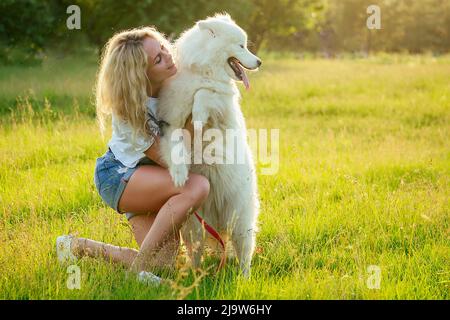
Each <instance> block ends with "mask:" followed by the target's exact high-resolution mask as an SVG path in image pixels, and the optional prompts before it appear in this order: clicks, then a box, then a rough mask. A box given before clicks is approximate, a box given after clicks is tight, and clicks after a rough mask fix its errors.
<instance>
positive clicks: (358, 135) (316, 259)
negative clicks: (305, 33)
mask: <svg viewBox="0 0 450 320" xmlns="http://www.w3.org/2000/svg"><path fill="white" fill-rule="evenodd" d="M264 60H265V61H264V65H263V67H262V68H261V70H260V72H259V73H257V74H253V75H251V76H250V77H251V82H252V89H251V91H249V92H242V93H243V100H242V109H243V112H244V115H245V117H246V120H247V126H248V128H255V129H256V128H267V129H270V128H279V129H280V166H279V171H278V173H277V174H276V175H261V174H260V175H259V177H258V185H259V191H260V197H261V215H260V222H261V224H260V225H261V228H260V229H261V230H260V233H259V234H258V238H257V241H258V247H259V250H258V253H257V254H256V255H255V257H254V260H253V273H252V278H251V279H250V280H249V281H245V280H243V279H242V278H240V277H239V276H238V275H237V264H236V262H230V263H229V265H228V266H227V268H226V269H225V270H224V271H222V272H220V273H219V274H218V275H214V274H209V275H206V276H204V277H203V278H200V279H198V280H199V281H198V282H197V283H195V285H194V286H193V288H191V289H190V288H189V286H191V285H192V284H193V283H194V277H196V276H198V274H194V273H192V272H191V271H189V270H187V273H184V272H183V271H185V270H181V271H180V272H178V273H175V274H170V275H167V276H168V277H171V279H173V280H174V281H173V284H174V287H173V288H172V287H162V288H159V289H156V290H155V289H153V288H149V287H146V286H144V285H141V284H138V283H136V282H133V281H128V280H127V279H126V278H125V269H124V268H122V267H120V266H117V265H113V264H110V263H105V262H102V261H96V260H93V259H89V258H85V259H82V260H81V261H79V262H78V265H79V266H80V269H81V274H82V278H81V289H80V290H69V289H68V288H67V287H66V280H67V277H68V274H67V273H66V268H65V267H61V266H59V265H58V264H57V263H56V255H55V249H54V241H55V238H56V237H57V236H58V235H60V234H66V233H69V232H71V233H77V234H78V235H79V236H83V237H87V238H91V239H95V240H99V241H105V242H108V243H113V244H116V245H121V246H129V247H134V248H137V245H136V243H135V241H134V239H133V236H132V233H131V231H130V227H129V226H128V224H127V222H126V220H125V218H124V217H122V216H119V215H118V214H116V213H114V212H113V211H112V209H109V208H107V207H106V206H105V205H104V204H103V203H102V201H101V199H100V197H99V196H98V194H97V193H96V190H95V187H94V184H93V171H94V165H95V159H96V157H98V156H100V155H101V154H102V153H103V152H104V151H105V148H106V143H107V138H108V137H105V139H102V138H101V137H100V134H99V131H98V128H97V127H96V123H95V120H94V114H95V112H94V108H93V106H92V104H91V102H90V101H92V94H91V93H92V87H93V82H94V78H95V72H96V62H95V57H81V58H76V59H74V58H71V59H68V58H67V59H60V60H57V59H54V58H51V59H49V60H48V61H46V62H45V63H44V64H43V66H40V67H38V66H35V67H30V68H26V67H0V92H1V93H0V215H1V217H0V298H1V299H176V298H186V299H449V297H450V294H449V292H450V290H449V281H450V268H449V266H450V261H449V258H450V246H449V245H450V238H449V237H450V226H449V221H450V219H449V191H450V188H449V182H450V181H449V168H450V142H449V141H450V140H449V136H450V126H449V120H450V93H449V92H450V64H449V62H450V58H449V57H440V58H433V57H426V56H421V57H412V56H389V55H383V56H378V57H374V58H370V59H366V60H361V59H344V60H315V59H307V60H295V59H293V58H292V57H284V58H283V59H276V58H275V57H267V59H264ZM261 167H263V165H262V164H261V163H258V169H261ZM217 262H218V261H217V259H215V258H214V257H208V258H207V261H206V263H205V267H206V266H210V267H213V268H214V267H215V266H216V264H217ZM370 265H377V266H379V267H380V268H381V287H380V289H379V290H374V289H369V288H367V286H366V281H367V279H368V277H369V274H368V273H367V268H368V267H369V266H370Z"/></svg>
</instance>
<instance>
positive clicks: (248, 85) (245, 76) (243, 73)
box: [236, 63, 250, 90]
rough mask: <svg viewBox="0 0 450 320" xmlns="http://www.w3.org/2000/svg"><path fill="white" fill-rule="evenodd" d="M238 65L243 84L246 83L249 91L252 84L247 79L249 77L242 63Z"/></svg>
mask: <svg viewBox="0 0 450 320" xmlns="http://www.w3.org/2000/svg"><path fill="white" fill-rule="evenodd" d="M236 64H237V66H238V68H239V70H241V74H242V82H244V86H245V89H247V90H248V89H250V82H249V81H248V78H247V75H246V74H245V70H244V68H242V66H241V64H240V63H236Z"/></svg>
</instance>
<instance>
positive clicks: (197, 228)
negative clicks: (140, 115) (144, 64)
mask: <svg viewBox="0 0 450 320" xmlns="http://www.w3.org/2000/svg"><path fill="white" fill-rule="evenodd" d="M175 47H176V50H177V57H176V59H177V61H176V63H177V67H178V73H177V75H175V76H174V77H173V78H172V79H171V80H170V82H169V83H167V84H166V85H165V86H164V87H163V89H162V91H161V93H160V102H159V105H158V117H159V118H160V119H162V120H164V121H166V122H168V123H169V126H167V127H165V128H164V136H163V137H162V138H161V156H162V158H163V159H164V161H166V163H167V164H168V166H169V171H170V174H171V176H172V178H173V181H174V183H175V185H177V186H182V185H184V183H185V182H186V180H187V178H188V172H189V171H191V172H195V173H200V174H202V175H204V176H205V177H207V178H208V180H209V181H210V185H211V190H210V194H209V197H208V199H207V200H206V201H205V203H204V205H203V207H202V208H201V210H199V213H200V215H202V216H203V217H204V219H205V220H206V221H207V222H208V223H209V224H210V225H211V226H213V227H214V228H215V229H216V230H217V231H218V232H219V233H221V234H222V235H224V236H226V238H231V240H232V244H233V247H234V250H235V253H236V256H237V258H238V259H239V265H240V269H241V270H242V272H243V275H244V276H245V277H249V276H250V265H251V259H252V255H253V252H254V249H255V236H256V232H257V217H258V213H259V199H258V192H257V181H256V171H255V165H254V162H253V159H252V154H251V150H250V148H249V145H248V142H247V133H246V126H245V120H244V117H243V115H242V112H241V110H240V106H239V99H240V95H239V91H238V89H237V87H236V81H242V82H243V83H244V85H245V87H246V88H247V89H248V87H249V81H248V78H247V76H246V74H245V70H244V68H245V69H248V70H256V69H257V68H258V67H259V66H260V65H261V60H260V59H259V58H258V57H257V56H255V55H253V54H252V53H251V52H250V51H249V50H248V49H247V34H246V33H245V31H244V30H242V29H241V28H240V27H239V26H238V25H237V24H236V23H235V22H234V21H233V20H232V19H231V18H230V16H229V15H227V14H217V15H215V16H214V17H209V18H207V19H206V20H201V21H198V22H197V23H196V25H195V26H194V27H192V28H191V29H189V30H187V31H185V32H184V33H183V34H182V35H181V36H180V38H179V39H178V40H177V41H176V43H175ZM191 114H192V121H193V123H194V125H195V128H196V138H195V139H197V136H198V134H197V133H198V132H199V130H200V133H202V132H204V136H203V141H202V142H200V143H199V144H200V145H201V147H202V150H204V153H205V154H206V153H207V151H208V150H209V151H212V149H214V148H215V150H214V152H211V153H210V155H211V157H209V158H208V159H209V160H208V159H206V157H205V155H204V154H203V153H201V154H200V157H202V155H203V156H204V157H203V158H201V163H198V162H199V161H198V160H197V161H196V160H195V159H194V158H195V157H196V155H195V152H190V149H189V148H190V147H191V141H190V139H187V138H186V136H185V137H184V143H183V142H179V141H177V140H176V139H174V137H175V136H176V134H175V132H176V131H177V129H178V131H180V129H179V128H183V126H184V124H185V122H186V120H187V118H188V117H189V115H191ZM198 124H201V125H200V126H199V125H198ZM208 129H210V130H208ZM228 129H233V130H228ZM227 130H228V132H229V133H231V134H232V135H234V137H233V138H232V139H231V140H230V139H229V138H228V137H229V135H230V134H228V136H227V132H226V131H227ZM173 134H174V135H173ZM200 136H201V134H200ZM213 136H214V137H215V138H216V140H217V139H218V137H219V138H220V137H224V138H225V137H226V139H224V140H225V144H222V141H220V139H219V140H217V141H216V140H215V141H214V144H215V147H214V148H211V142H209V141H205V140H211V139H212V137H213ZM234 139H236V140H234ZM235 142H236V143H235ZM194 144H195V142H194ZM180 145H181V149H180ZM233 145H237V146H236V147H237V150H236V152H233V150H234V147H233ZM208 146H209V147H208ZM208 148H209V149H208ZM194 149H195V148H194ZM174 150H178V151H180V150H182V152H184V156H185V158H184V160H185V161H183V162H181V163H180V161H178V162H177V161H175V160H174V158H175V157H174V154H175V151H174ZM213 154H214V155H213ZM225 154H226V155H227V157H226V159H225V158H224V156H225ZM197 156H198V153H197ZM193 159H194V160H193ZM197 159H198V158H197ZM211 159H213V160H211ZM214 159H215V160H216V161H215V162H216V163H214ZM218 159H222V163H223V164H221V163H220V162H221V161H220V160H218ZM211 162H213V163H211ZM230 162H232V163H230ZM189 163H193V164H192V165H191V164H189ZM181 234H182V238H183V241H184V242H185V243H186V244H187V246H188V248H192V246H193V245H194V246H195V245H196V244H197V246H196V247H197V248H196V250H193V252H190V258H191V260H192V264H193V265H194V266H198V265H199V263H200V260H201V257H202V254H203V247H204V244H205V243H204V240H205V238H204V232H203V228H202V226H201V224H200V223H199V221H198V220H196V217H195V216H193V215H191V216H190V217H189V218H188V220H187V221H186V223H185V225H184V226H183V228H182V229H181Z"/></svg>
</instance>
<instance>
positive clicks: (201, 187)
mask: <svg viewBox="0 0 450 320" xmlns="http://www.w3.org/2000/svg"><path fill="white" fill-rule="evenodd" d="M209 190H210V184H209V181H208V179H207V178H206V177H205V176H202V175H201V174H194V173H192V174H190V175H189V180H188V183H187V184H186V192H188V193H189V194H190V195H191V196H192V198H193V200H194V201H195V204H197V205H200V204H201V203H202V202H203V201H204V200H205V199H206V198H207V197H208V195H209Z"/></svg>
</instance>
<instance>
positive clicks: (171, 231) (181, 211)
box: [119, 166, 209, 272]
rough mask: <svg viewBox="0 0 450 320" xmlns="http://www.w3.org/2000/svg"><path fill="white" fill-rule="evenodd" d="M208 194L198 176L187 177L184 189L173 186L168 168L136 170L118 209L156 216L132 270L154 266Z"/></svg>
mask: <svg viewBox="0 0 450 320" xmlns="http://www.w3.org/2000/svg"><path fill="white" fill-rule="evenodd" d="M208 193H209V182H208V180H207V179H206V178H205V177H203V176H201V175H197V174H190V175H189V178H188V180H187V182H186V184H185V185H184V186H183V187H175V186H174V185H173V182H172V178H171V176H170V174H169V172H168V171H167V169H164V168H161V167H158V166H141V167H139V168H138V169H137V170H136V172H135V173H134V174H133V175H132V176H131V178H130V180H129V182H128V184H127V186H126V188H125V191H124V193H123V195H122V197H121V199H120V203H119V208H120V210H121V211H126V212H134V213H138V214H139V213H140V214H145V213H148V212H158V214H157V216H156V218H155V220H154V222H153V224H152V227H151V228H150V230H149V232H148V233H147V235H146V236H145V238H144V240H143V242H142V245H141V248H140V250H139V254H138V255H137V257H136V258H135V260H134V262H133V264H132V267H131V269H132V270H133V271H136V272H139V271H142V270H147V269H150V268H152V266H154V265H157V263H158V261H157V259H156V257H157V253H158V251H160V250H161V248H162V247H163V246H165V245H167V243H170V242H171V241H172V240H173V239H175V240H176V241H179V229H180V228H181V225H182V224H183V222H184V221H185V220H186V219H187V218H188V216H189V214H190V213H192V212H193V211H194V210H196V209H197V208H199V207H200V206H201V204H202V202H203V201H204V200H205V199H206V197H207V196H208ZM133 219H135V218H133ZM133 219H131V220H130V221H132V220H133ZM177 243H178V242H177Z"/></svg>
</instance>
